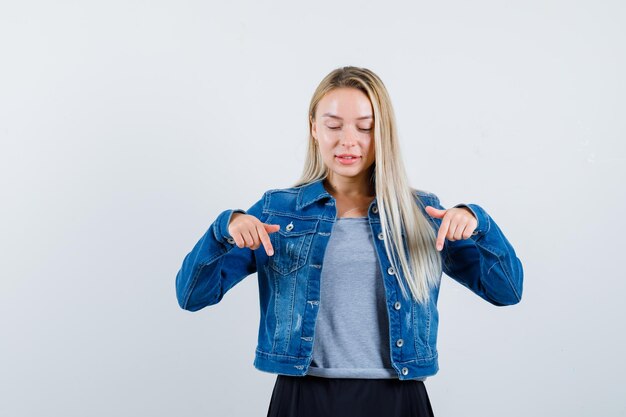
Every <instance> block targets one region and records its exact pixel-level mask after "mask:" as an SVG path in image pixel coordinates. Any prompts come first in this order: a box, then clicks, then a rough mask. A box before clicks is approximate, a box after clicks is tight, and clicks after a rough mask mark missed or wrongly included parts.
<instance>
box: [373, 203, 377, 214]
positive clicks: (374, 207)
mask: <svg viewBox="0 0 626 417" xmlns="http://www.w3.org/2000/svg"><path fill="white" fill-rule="evenodd" d="M372 213H378V207H376V204H374V205H373V206H372Z"/></svg>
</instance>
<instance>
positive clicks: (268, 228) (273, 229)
mask: <svg viewBox="0 0 626 417" xmlns="http://www.w3.org/2000/svg"><path fill="white" fill-rule="evenodd" d="M263 227H265V230H266V231H267V233H274V232H278V231H279V230H280V224H267V223H263Z"/></svg>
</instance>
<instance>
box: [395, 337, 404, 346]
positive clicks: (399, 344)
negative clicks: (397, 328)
mask: <svg viewBox="0 0 626 417" xmlns="http://www.w3.org/2000/svg"><path fill="white" fill-rule="evenodd" d="M403 344H404V340H402V339H398V341H397V342H396V346H398V347H402V345H403Z"/></svg>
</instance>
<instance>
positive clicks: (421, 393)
mask: <svg viewBox="0 0 626 417" xmlns="http://www.w3.org/2000/svg"><path fill="white" fill-rule="evenodd" d="M352 416H354V417H417V416H420V417H432V416H433V410H432V407H431V405H430V400H429V398H428V393H427V392H426V387H425V386H424V382H423V381H418V380H400V379H398V378H386V379H361V378H324V377H317V376H312V375H304V376H290V375H282V374H279V375H277V377H276V383H275V384H274V391H273V392H272V398H271V400H270V405H269V409H268V412H267V417H352Z"/></svg>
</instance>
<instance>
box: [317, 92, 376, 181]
mask: <svg viewBox="0 0 626 417" xmlns="http://www.w3.org/2000/svg"><path fill="white" fill-rule="evenodd" d="M312 122H313V124H312V126H311V135H312V136H313V138H314V139H315V140H316V141H317V146H318V147H319V149H320V152H321V155H322V159H323V161H324V163H325V164H326V166H327V167H328V169H329V170H330V172H329V176H331V177H333V178H334V179H337V180H341V177H343V179H348V178H351V179H358V180H363V181H368V180H369V179H368V178H367V177H368V175H367V174H368V169H369V168H370V166H371V165H372V164H373V163H374V157H375V153H374V111H373V110H372V104H371V103H370V100H369V98H368V97H367V95H366V94H365V93H363V92H362V91H360V90H358V89H356V88H343V87H342V88H335V89H333V90H331V91H329V92H328V93H326V95H325V96H324V97H323V98H322V99H321V100H320V101H319V103H318V104H317V108H316V111H315V120H312Z"/></svg>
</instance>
